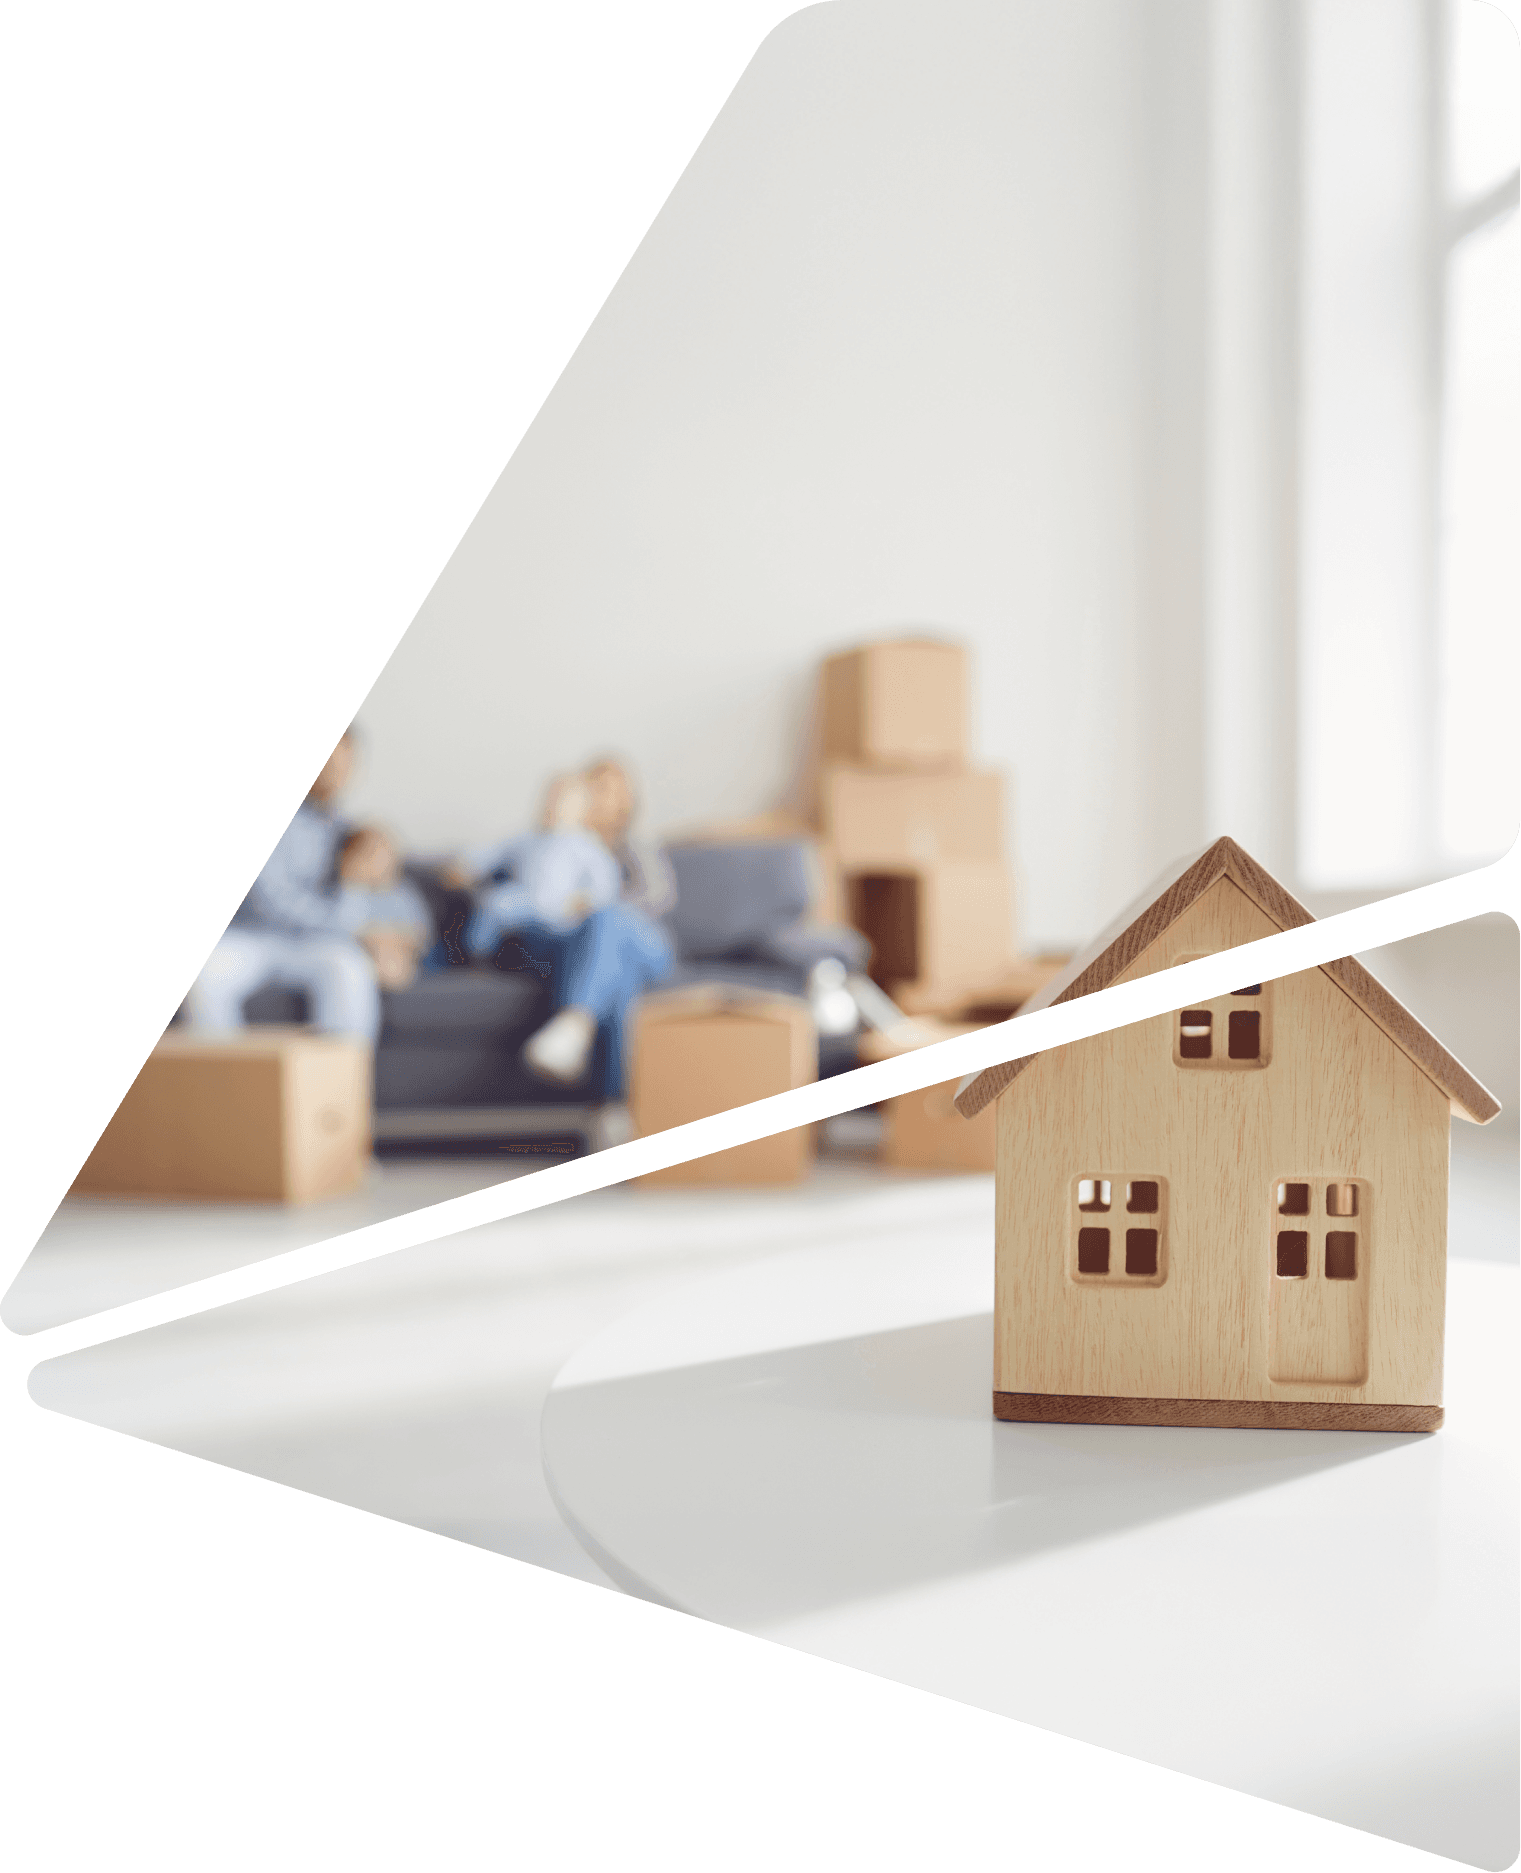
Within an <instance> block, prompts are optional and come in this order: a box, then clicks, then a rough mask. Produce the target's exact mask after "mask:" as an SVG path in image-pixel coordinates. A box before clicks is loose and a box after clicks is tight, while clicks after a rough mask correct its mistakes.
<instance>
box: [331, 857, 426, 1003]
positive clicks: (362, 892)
mask: <svg viewBox="0 0 1521 1873" xmlns="http://www.w3.org/2000/svg"><path fill="white" fill-rule="evenodd" d="M338 876H339V878H340V879H341V880H343V881H344V882H345V883H347V884H349V885H350V886H353V887H355V895H356V898H357V901H358V903H359V904H360V905H361V906H362V910H361V911H360V912H359V917H360V921H359V922H358V923H357V924H356V926H355V928H354V935H355V936H356V937H357V938H358V940H359V942H360V943H361V945H362V946H363V947H364V949H365V951H366V952H367V953H368V955H369V958H370V961H371V962H372V963H373V964H374V967H375V979H376V981H377V982H378V983H379V984H380V986H381V987H382V988H383V989H404V988H410V987H411V985H412V983H413V982H414V981H415V980H416V979H417V964H418V959H419V958H420V957H421V955H422V953H423V951H424V950H425V949H426V948H427V947H428V944H429V942H430V941H431V940H432V934H433V920H432V918H431V917H430V916H429V914H428V906H427V904H426V903H425V902H424V901H423V895H422V893H421V892H420V891H419V890H418V888H417V886H416V885H414V884H413V883H411V881H410V880H409V879H407V878H405V877H404V876H403V875H402V869H401V853H400V852H399V851H398V850H397V848H396V844H395V842H394V841H393V839H392V838H391V835H390V834H389V833H388V832H386V831H385V830H384V829H383V828H381V827H379V826H356V827H355V828H354V829H353V830H352V831H351V832H349V833H347V834H345V836H344V838H343V842H342V843H341V845H340V846H339V848H338Z"/></svg>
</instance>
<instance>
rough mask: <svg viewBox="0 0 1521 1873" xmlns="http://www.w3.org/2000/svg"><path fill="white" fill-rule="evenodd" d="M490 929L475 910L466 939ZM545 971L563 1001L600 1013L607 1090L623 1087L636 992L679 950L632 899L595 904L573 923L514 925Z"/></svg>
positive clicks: (520, 942) (662, 975)
mask: <svg viewBox="0 0 1521 1873" xmlns="http://www.w3.org/2000/svg"><path fill="white" fill-rule="evenodd" d="M483 934H484V930H483V926H478V925H477V924H476V920H475V919H474V918H472V919H471V923H470V926H469V927H468V928H467V929H466V932H465V946H466V948H467V949H470V950H472V952H474V953H477V954H478V953H479V951H478V950H477V948H476V944H475V943H473V942H472V941H471V938H472V937H480V936H481V935H483ZM510 936H511V939H512V941H513V942H514V943H516V944H517V946H518V947H519V949H521V950H522V951H523V952H524V954H525V955H526V957H527V958H528V960H529V962H530V963H532V964H533V966H534V968H535V969H537V970H538V972H539V974H540V975H543V976H547V977H548V979H549V984H550V990H551V993H552V994H553V997H554V1005H555V1007H556V1008H584V1009H586V1010H587V1012H588V1013H589V1014H591V1015H593V1016H594V1017H595V1018H596V1022H597V1051H598V1053H599V1055H600V1056H601V1059H602V1062H603V1092H604V1094H605V1096H606V1097H607V1098H609V1099H616V1098H618V1097H619V1096H620V1095H621V1093H622V1092H623V1083H624V1068H625V1060H626V1052H627V1043H626V1035H625V1032H624V1030H625V1027H626V1024H627V1019H628V1011H629V1008H630V1007H631V1006H632V1004H633V1002H634V1001H635V1000H636V998H637V997H638V996H639V995H640V994H642V993H643V991H644V990H645V989H647V988H652V987H653V986H654V985H655V984H656V983H657V982H663V981H664V980H665V979H666V977H667V976H668V975H669V974H670V973H671V970H672V968H673V966H674V965H675V961H676V952H675V949H674V948H673V947H672V944H671V939H670V938H669V937H668V936H667V935H666V933H665V931H664V930H663V929H662V928H661V927H660V925H659V924H658V923H656V922H655V921H654V919H653V918H651V917H646V916H645V914H644V912H643V911H640V910H635V909H634V908H633V906H632V905H629V904H610V905H608V907H607V908H606V909H605V910H598V911H593V912H592V914H591V915H590V916H589V917H588V918H586V920H585V921H584V922H583V923H579V924H577V925H576V927H575V929H573V930H559V929H555V928H554V927H553V926H551V925H549V924H544V923H539V922H536V921H533V922H527V923H522V924H519V925H518V926H517V927H516V928H515V929H514V930H512V931H511V932H510Z"/></svg>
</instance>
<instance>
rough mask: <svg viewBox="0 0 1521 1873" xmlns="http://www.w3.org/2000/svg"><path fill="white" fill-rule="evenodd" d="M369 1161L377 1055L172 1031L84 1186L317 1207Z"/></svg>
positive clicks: (131, 1093) (255, 1034) (307, 1036)
mask: <svg viewBox="0 0 1521 1873" xmlns="http://www.w3.org/2000/svg"><path fill="white" fill-rule="evenodd" d="M369 1155H370V1052H369V1049H368V1048H367V1047H364V1046H361V1045H360V1044H359V1043H358V1042H356V1041H350V1040H344V1039H340V1038H339V1037H337V1036H336V1035H328V1034H312V1033H309V1032H307V1031H305V1030H304V1029H291V1028H259V1029H252V1030H250V1031H249V1032H247V1033H246V1034H238V1035H227V1036H221V1037H218V1038H217V1039H215V1040H212V1039H208V1038H203V1037H200V1036H196V1035H191V1034H175V1033H170V1034H166V1035H165V1036H164V1038H163V1039H162V1040H161V1041H160V1042H159V1043H158V1045H157V1046H156V1047H155V1048H154V1050H153V1052H152V1053H151V1054H150V1055H149V1056H148V1058H147V1061H146V1062H145V1063H144V1066H143V1069H142V1071H141V1072H140V1073H139V1074H138V1076H137V1078H136V1079H135V1080H134V1081H133V1082H132V1085H131V1087H130V1089H129V1090H128V1093H127V1096H126V1098H125V1099H123V1100H122V1102H121V1104H120V1105H119V1106H118V1107H117V1109H116V1113H115V1116H114V1117H113V1118H112V1120H111V1123H110V1124H109V1125H108V1126H107V1127H106V1129H105V1131H104V1132H103V1133H102V1134H101V1138H100V1142H99V1143H98V1144H97V1145H96V1147H95V1149H94V1150H93V1151H92V1152H91V1153H90V1155H89V1157H88V1158H87V1159H86V1160H85V1163H84V1167H83V1169H82V1170H81V1171H80V1173H79V1175H78V1177H77V1178H75V1180H74V1189H75V1190H76V1191H79V1192H82V1193H87V1194H89V1195H93V1196H154V1197H232V1198H259V1199H263V1200H266V1201H270V1202H286V1203H310V1202H312V1201H314V1200H315V1199H317V1198H319V1197H335V1196H341V1195H343V1194H344V1193H345V1192H346V1191H350V1190H353V1189H355V1188H356V1187H357V1185H358V1184H359V1182H360V1179H361V1178H362V1177H363V1175H364V1168H365V1164H366V1162H367V1161H368V1159H369Z"/></svg>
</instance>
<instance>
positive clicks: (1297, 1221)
mask: <svg viewBox="0 0 1521 1873" xmlns="http://www.w3.org/2000/svg"><path fill="white" fill-rule="evenodd" d="M1368 1201H1369V1193H1368V1185H1367V1184H1366V1183H1365V1182H1364V1181H1363V1180H1362V1179H1361V1178H1322V1177H1304V1178H1285V1179H1284V1181H1283V1182H1282V1183H1280V1184H1276V1185H1275V1186H1274V1189H1273V1243H1274V1254H1273V1265H1274V1273H1275V1275H1276V1276H1277V1278H1278V1279H1279V1280H1280V1281H1310V1280H1314V1279H1316V1278H1323V1279H1324V1280H1326V1281H1356V1280H1358V1279H1359V1278H1360V1277H1361V1275H1362V1273H1363V1266H1362V1262H1363V1240H1362V1239H1363V1236H1364V1233H1365V1231H1366V1227H1367V1215H1368Z"/></svg>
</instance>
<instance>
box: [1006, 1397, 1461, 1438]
mask: <svg viewBox="0 0 1521 1873" xmlns="http://www.w3.org/2000/svg"><path fill="white" fill-rule="evenodd" d="M993 1416H994V1417H995V1418H1002V1419H1004V1420H1005V1421H1006V1422H1007V1423H1011V1424H1168V1425H1202V1426H1209V1427H1211V1428H1213V1429H1215V1430H1224V1431H1435V1430H1437V1429H1439V1428H1440V1426H1441V1423H1442V1407H1441V1406H1440V1405H1341V1404H1336V1403H1325V1404H1297V1403H1296V1404H1290V1403H1288V1402H1287V1401H1285V1400H1281V1399H1269V1398H1103V1397H1089V1398H1082V1397H1078V1396H1077V1395H1076V1394H1074V1393H1070V1392H994V1394H993Z"/></svg>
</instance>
